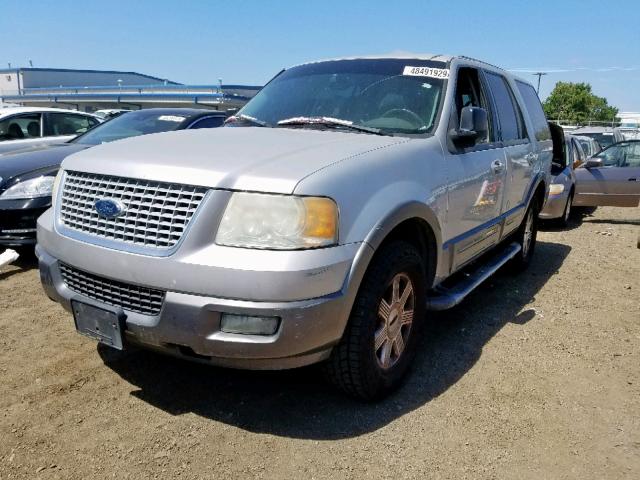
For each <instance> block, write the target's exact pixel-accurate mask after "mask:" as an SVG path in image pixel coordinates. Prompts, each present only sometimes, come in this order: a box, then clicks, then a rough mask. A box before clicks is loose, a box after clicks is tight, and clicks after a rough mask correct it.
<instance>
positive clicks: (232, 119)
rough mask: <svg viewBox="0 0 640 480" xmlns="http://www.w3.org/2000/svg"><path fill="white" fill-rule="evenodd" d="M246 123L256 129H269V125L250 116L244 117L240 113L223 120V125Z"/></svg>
mask: <svg viewBox="0 0 640 480" xmlns="http://www.w3.org/2000/svg"><path fill="white" fill-rule="evenodd" d="M238 121H240V122H247V123H250V124H252V125H255V126H257V127H269V126H270V125H269V124H268V123H267V122H265V121H264V120H258V119H257V118H256V117H252V116H250V115H245V114H244V113H240V114H238V115H233V116H231V117H229V118H227V119H226V120H225V122H224V123H232V122H238Z"/></svg>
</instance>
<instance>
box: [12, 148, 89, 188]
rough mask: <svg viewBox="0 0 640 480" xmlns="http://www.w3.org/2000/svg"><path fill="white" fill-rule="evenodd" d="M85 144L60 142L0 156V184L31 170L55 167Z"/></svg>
mask: <svg viewBox="0 0 640 480" xmlns="http://www.w3.org/2000/svg"><path fill="white" fill-rule="evenodd" d="M87 147H88V146H87V145H76V144H61V145H51V146H47V147H40V148H32V149H28V150H23V151H21V152H16V153H11V154H8V155H3V156H1V157H0V178H2V180H0V185H2V184H3V183H4V182H5V181H7V180H9V179H10V178H13V177H16V176H18V175H24V174H26V173H29V172H31V171H33V170H39V169H42V168H46V167H57V166H59V165H60V163H62V160H64V159H65V157H67V156H68V155H71V154H72V153H75V152H78V151H80V150H84V149H85V148H87Z"/></svg>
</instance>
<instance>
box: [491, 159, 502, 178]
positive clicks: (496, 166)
mask: <svg viewBox="0 0 640 480" xmlns="http://www.w3.org/2000/svg"><path fill="white" fill-rule="evenodd" d="M491 170H492V171H493V173H495V174H496V175H497V174H498V173H501V172H502V170H504V163H502V162H501V161H500V160H494V161H493V162H492V163H491Z"/></svg>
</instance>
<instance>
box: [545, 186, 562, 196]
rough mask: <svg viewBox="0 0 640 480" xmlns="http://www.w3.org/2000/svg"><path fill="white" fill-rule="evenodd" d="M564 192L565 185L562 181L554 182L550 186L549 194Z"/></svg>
mask: <svg viewBox="0 0 640 480" xmlns="http://www.w3.org/2000/svg"><path fill="white" fill-rule="evenodd" d="M562 192H564V185H562V184H561V183H553V184H551V186H550V187H549V195H560V194H561V193H562Z"/></svg>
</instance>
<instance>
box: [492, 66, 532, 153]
mask: <svg viewBox="0 0 640 480" xmlns="http://www.w3.org/2000/svg"><path fill="white" fill-rule="evenodd" d="M487 82H488V83H489V88H490V89H491V93H492V94H493V99H494V101H495V104H496V109H497V114H498V118H499V122H500V133H501V138H502V141H503V142H510V141H515V140H519V139H524V138H526V135H525V134H524V128H523V125H522V121H521V115H520V112H519V108H518V107H517V105H516V104H515V102H514V99H513V94H512V93H511V91H510V88H509V86H508V85H507V82H506V80H505V79H504V77H503V76H501V75H497V74H495V73H491V72H487Z"/></svg>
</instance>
